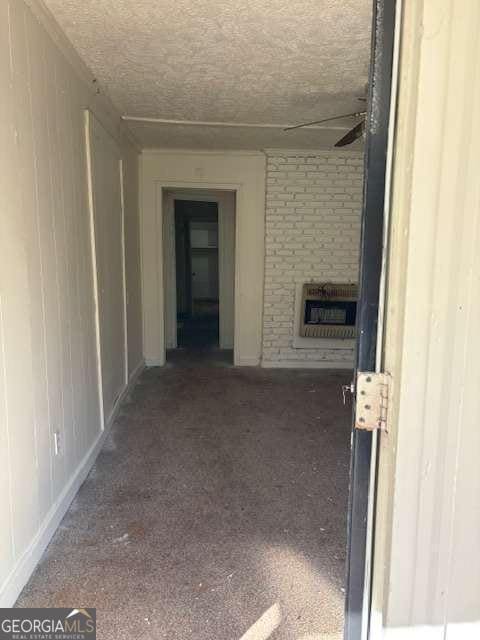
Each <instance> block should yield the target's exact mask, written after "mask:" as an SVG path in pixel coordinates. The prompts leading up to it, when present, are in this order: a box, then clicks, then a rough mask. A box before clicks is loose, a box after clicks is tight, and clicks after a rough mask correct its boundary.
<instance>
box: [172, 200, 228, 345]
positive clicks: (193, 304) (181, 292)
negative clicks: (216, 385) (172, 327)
mask: <svg viewBox="0 0 480 640" xmlns="http://www.w3.org/2000/svg"><path fill="white" fill-rule="evenodd" d="M175 254H176V289H177V343H178V346H179V347H180V348H186V349H196V348H197V349H198V348H200V349H202V348H218V346H219V277H218V205H217V203H216V202H203V201H194V200H175Z"/></svg>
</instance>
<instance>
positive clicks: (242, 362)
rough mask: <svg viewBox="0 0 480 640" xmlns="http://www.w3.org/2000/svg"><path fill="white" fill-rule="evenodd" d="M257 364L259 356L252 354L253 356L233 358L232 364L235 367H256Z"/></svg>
mask: <svg viewBox="0 0 480 640" xmlns="http://www.w3.org/2000/svg"><path fill="white" fill-rule="evenodd" d="M259 364H260V358H258V357H256V356H253V357H249V356H241V357H238V358H235V362H234V365H235V366H236V367H258V365H259Z"/></svg>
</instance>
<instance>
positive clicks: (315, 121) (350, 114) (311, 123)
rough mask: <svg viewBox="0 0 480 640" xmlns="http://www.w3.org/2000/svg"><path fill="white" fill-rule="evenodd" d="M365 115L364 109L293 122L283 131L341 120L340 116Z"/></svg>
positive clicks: (358, 116) (354, 116)
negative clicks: (319, 118)
mask: <svg viewBox="0 0 480 640" xmlns="http://www.w3.org/2000/svg"><path fill="white" fill-rule="evenodd" d="M364 115H365V111H353V112H352V113H344V114H343V115H341V116H331V117H330V118H322V120H314V121H313V122H302V124H293V125H292V126H291V127H285V128H284V131H293V129H301V128H302V127H311V126H313V125H314V124H322V123H323V122H332V120H341V119H342V118H360V117H361V116H364Z"/></svg>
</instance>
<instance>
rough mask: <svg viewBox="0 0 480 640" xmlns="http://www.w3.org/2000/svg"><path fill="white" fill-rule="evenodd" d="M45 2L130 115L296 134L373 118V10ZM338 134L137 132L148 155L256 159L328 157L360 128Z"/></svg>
mask: <svg viewBox="0 0 480 640" xmlns="http://www.w3.org/2000/svg"><path fill="white" fill-rule="evenodd" d="M44 1H45V3H46V4H47V6H48V7H49V9H50V10H51V12H52V13H53V15H54V16H55V18H56V19H57V21H58V22H59V23H60V26H61V27H62V29H63V30H64V32H65V33H66V35H67V36H68V38H69V39H70V41H71V42H72V43H73V45H74V46H75V48H76V49H77V51H78V52H79V54H80V55H81V57H82V58H83V60H84V61H85V62H86V64H87V65H88V66H89V67H90V69H91V70H92V72H93V73H94V75H95V76H96V77H97V78H98V81H99V83H100V85H101V86H103V87H104V88H105V89H106V91H107V92H108V94H109V95H110V97H111V99H112V100H113V102H114V104H115V105H116V106H117V108H118V109H119V110H120V112H121V113H122V114H124V115H129V116H141V117H154V118H155V117H156V118H165V119H175V120H195V121H196V120H200V121H221V122H241V123H273V124H287V123H297V122H302V121H308V120H315V119H319V118H321V117H323V116H330V115H333V114H337V113H348V112H349V111H355V110H358V109H359V108H360V109H361V108H362V105H361V104H360V103H359V102H358V100H357V97H358V96H361V95H363V94H364V91H365V84H366V82H367V75H368V63H369V54H370V21H371V5H372V0H240V1H238V0H44ZM353 123H354V121H353V120H352V121H351V124H352V125H353ZM332 124H333V125H334V126H335V127H336V128H333V129H332V128H329V129H326V130H325V129H312V130H310V131H305V130H303V131H301V130H300V131H297V132H290V133H286V132H283V131H282V130H281V129H279V130H276V129H243V128H242V129H229V128H220V127H203V126H202V127H191V126H189V127H185V126H181V127H178V126H176V125H158V124H143V123H142V124H135V123H133V122H130V123H129V126H130V128H131V129H132V131H133V132H134V134H135V135H136V136H137V138H138V139H139V141H140V142H141V144H142V145H143V146H145V147H155V146H169V147H183V148H192V147H197V148H200V147H201V148H250V149H252V148H253V149H254V148H263V147H284V148H285V147H291V148H321V147H329V146H331V145H332V144H333V142H334V141H335V140H337V139H338V138H339V137H340V136H341V135H342V132H344V131H345V129H343V130H340V129H339V126H340V125H342V124H343V125H345V126H346V127H347V128H348V125H349V124H350V123H349V122H343V123H342V122H334V123H332ZM357 144H358V143H357Z"/></svg>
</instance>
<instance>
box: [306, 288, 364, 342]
mask: <svg viewBox="0 0 480 640" xmlns="http://www.w3.org/2000/svg"><path fill="white" fill-rule="evenodd" d="M357 298H358V286H357V285H356V284H337V283H332V282H309V283H306V284H304V285H303V294H302V305H301V314H302V317H301V318H300V335H301V336H303V337H305V338H354V337H355V320H356V315H357Z"/></svg>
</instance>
